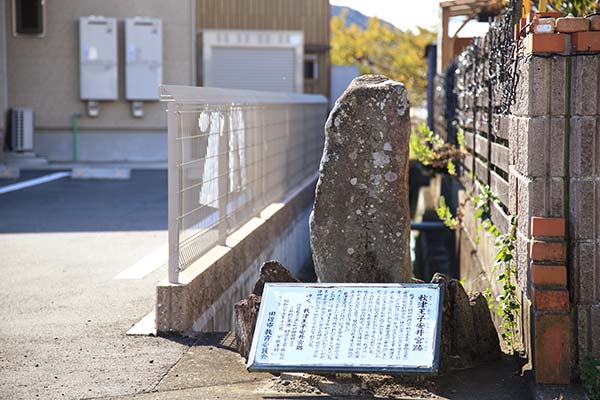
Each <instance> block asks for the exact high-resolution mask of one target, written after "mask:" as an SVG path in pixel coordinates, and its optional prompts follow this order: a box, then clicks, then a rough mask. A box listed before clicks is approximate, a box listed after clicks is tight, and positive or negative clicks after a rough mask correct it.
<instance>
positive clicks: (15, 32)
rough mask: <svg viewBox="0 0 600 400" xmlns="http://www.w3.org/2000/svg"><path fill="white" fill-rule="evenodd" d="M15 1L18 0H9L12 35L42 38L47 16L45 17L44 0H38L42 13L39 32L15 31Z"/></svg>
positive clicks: (44, 34)
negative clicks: (40, 30)
mask: <svg viewBox="0 0 600 400" xmlns="http://www.w3.org/2000/svg"><path fill="white" fill-rule="evenodd" d="M17 1H19V0H11V1H10V13H11V20H12V33H13V36H14V37H32V38H42V37H44V36H46V26H47V18H46V0H40V7H41V13H42V32H41V33H25V32H18V31H17Z"/></svg>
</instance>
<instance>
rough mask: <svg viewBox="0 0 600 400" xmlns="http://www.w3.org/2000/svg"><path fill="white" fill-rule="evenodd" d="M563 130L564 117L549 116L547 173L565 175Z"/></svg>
mask: <svg viewBox="0 0 600 400" xmlns="http://www.w3.org/2000/svg"><path fill="white" fill-rule="evenodd" d="M563 60H564V59H563ZM553 115H554V113H553ZM565 132H566V126H565V118H564V117H552V118H550V148H549V151H548V154H547V157H548V158H547V159H548V166H549V171H546V174H547V175H550V176H565V156H566V155H565Z"/></svg>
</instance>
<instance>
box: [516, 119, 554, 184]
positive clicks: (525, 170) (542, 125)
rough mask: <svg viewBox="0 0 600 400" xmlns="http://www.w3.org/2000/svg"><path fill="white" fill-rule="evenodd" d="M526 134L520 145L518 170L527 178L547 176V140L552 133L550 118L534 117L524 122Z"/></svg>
mask: <svg viewBox="0 0 600 400" xmlns="http://www.w3.org/2000/svg"><path fill="white" fill-rule="evenodd" d="M522 128H523V131H524V134H525V137H524V139H525V140H524V143H523V145H519V148H520V149H519V150H518V153H517V154H518V158H517V165H516V168H517V170H518V171H519V172H520V173H522V174H523V175H526V176H545V175H546V138H547V137H548V136H549V133H550V121H549V118H548V117H533V118H526V119H524V120H523V126H522Z"/></svg>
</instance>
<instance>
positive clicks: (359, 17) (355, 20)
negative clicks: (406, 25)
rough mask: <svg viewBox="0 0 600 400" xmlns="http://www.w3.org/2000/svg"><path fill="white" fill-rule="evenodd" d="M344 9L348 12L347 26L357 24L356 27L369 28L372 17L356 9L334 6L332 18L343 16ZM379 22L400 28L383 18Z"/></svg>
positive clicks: (332, 7)
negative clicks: (368, 24)
mask: <svg viewBox="0 0 600 400" xmlns="http://www.w3.org/2000/svg"><path fill="white" fill-rule="evenodd" d="M344 9H347V10H348V15H347V16H346V25H351V24H355V25H357V26H359V27H361V28H362V29H366V28H367V23H368V22H369V18H371V17H368V16H366V15H365V14H363V13H361V12H360V11H357V10H355V9H354V8H350V7H343V6H333V5H332V6H331V17H337V16H338V15H341V14H342V11H343V10H344ZM379 20H380V21H381V22H382V23H383V24H385V25H389V26H391V27H392V28H394V29H398V27H396V26H395V25H394V24H392V23H390V22H387V21H385V20H382V19H381V18H379Z"/></svg>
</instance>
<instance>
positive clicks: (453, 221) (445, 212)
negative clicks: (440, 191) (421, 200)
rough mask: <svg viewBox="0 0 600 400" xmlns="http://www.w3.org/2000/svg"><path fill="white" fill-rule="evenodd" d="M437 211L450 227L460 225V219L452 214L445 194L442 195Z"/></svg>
mask: <svg viewBox="0 0 600 400" xmlns="http://www.w3.org/2000/svg"><path fill="white" fill-rule="evenodd" d="M435 212H436V213H437V215H438V217H439V219H441V220H442V222H443V223H444V225H446V226H447V227H448V228H450V229H452V230H455V229H456V228H457V227H458V226H459V222H458V219H457V218H454V217H453V216H452V211H450V208H449V207H448V206H447V205H446V199H445V198H444V196H440V199H439V200H438V206H437V207H436V209H435Z"/></svg>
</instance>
